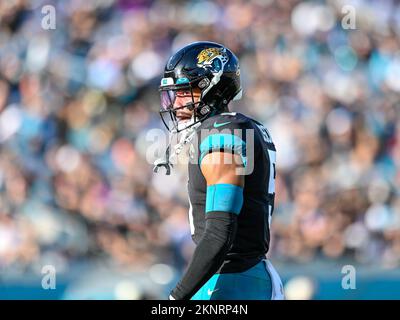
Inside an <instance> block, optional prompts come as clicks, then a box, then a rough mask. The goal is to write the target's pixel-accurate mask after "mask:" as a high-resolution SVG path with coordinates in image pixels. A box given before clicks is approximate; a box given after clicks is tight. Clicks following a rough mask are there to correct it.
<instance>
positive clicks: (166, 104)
mask: <svg viewBox="0 0 400 320" xmlns="http://www.w3.org/2000/svg"><path fill="white" fill-rule="evenodd" d="M160 94H161V110H164V111H165V110H170V109H172V107H173V105H174V103H175V98H176V93H175V91H174V90H162V91H161V93H160Z"/></svg>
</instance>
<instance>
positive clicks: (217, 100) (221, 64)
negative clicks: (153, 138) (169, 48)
mask: <svg viewBox="0 0 400 320" xmlns="http://www.w3.org/2000/svg"><path fill="white" fill-rule="evenodd" d="M194 88H199V89H200V90H201V98H200V101H198V102H196V103H195V102H194V98H193V89H194ZM159 90H160V92H161V110H160V114H161V118H162V120H163V122H164V124H165V125H166V127H167V128H168V130H171V129H174V130H176V131H177V132H179V131H181V130H182V129H179V127H178V120H177V118H176V115H175V112H176V110H177V109H175V110H174V109H173V105H174V102H175V98H176V94H175V93H176V91H178V90H189V91H191V92H192V103H189V104H187V105H186V106H183V107H181V108H185V107H187V108H189V109H190V110H194V116H193V121H192V122H191V123H190V124H189V125H187V126H185V127H184V129H187V128H188V127H190V126H192V125H194V124H196V123H198V122H201V121H203V120H205V119H206V118H208V117H209V116H210V115H213V114H216V113H218V112H222V111H224V110H226V106H227V105H228V103H229V102H230V101H232V100H238V99H240V98H241V94H242V88H241V85H240V68H239V60H238V58H237V57H236V56H235V54H234V53H233V52H232V51H230V50H229V49H228V48H226V47H224V46H223V45H221V44H218V43H215V42H207V41H201V42H194V43H192V44H189V45H187V46H185V47H184V48H182V49H180V50H179V51H178V52H176V53H175V54H174V55H173V56H172V57H170V58H169V60H168V62H167V64H166V66H165V70H164V76H163V78H162V79H161V85H160V87H159ZM165 115H167V116H169V117H170V119H171V121H172V124H173V128H170V127H169V126H168V124H167V121H168V120H167V119H165V118H164V117H165ZM166 120H167V121H166Z"/></svg>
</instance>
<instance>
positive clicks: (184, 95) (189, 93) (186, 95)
mask: <svg viewBox="0 0 400 320" xmlns="http://www.w3.org/2000/svg"><path fill="white" fill-rule="evenodd" d="M176 95H177V96H178V97H188V96H191V95H192V93H191V92H190V91H178V92H177V93H176Z"/></svg>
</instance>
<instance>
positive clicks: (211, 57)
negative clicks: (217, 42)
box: [197, 48, 228, 72]
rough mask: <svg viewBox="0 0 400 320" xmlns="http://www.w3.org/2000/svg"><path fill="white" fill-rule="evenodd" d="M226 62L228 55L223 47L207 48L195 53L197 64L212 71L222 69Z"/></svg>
mask: <svg viewBox="0 0 400 320" xmlns="http://www.w3.org/2000/svg"><path fill="white" fill-rule="evenodd" d="M227 62H228V55H227V54H226V49H225V48H207V49H203V50H202V51H201V52H200V53H199V54H198V55H197V66H198V67H203V68H207V69H208V68H209V69H211V71H212V72H219V71H220V70H221V69H222V70H223V68H224V66H225V64H226V63H227Z"/></svg>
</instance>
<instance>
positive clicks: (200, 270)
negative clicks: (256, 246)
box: [171, 212, 237, 300]
mask: <svg viewBox="0 0 400 320" xmlns="http://www.w3.org/2000/svg"><path fill="white" fill-rule="evenodd" d="M236 218H237V217H236V216H235V215H234V214H230V213H227V212H210V213H208V217H207V220H206V229H205V231H204V235H203V237H202V239H201V240H200V242H199V244H198V245H197V247H196V249H195V251H194V254H193V257H192V259H191V261H190V263H189V267H188V269H187V270H186V272H185V274H184V275H183V277H182V279H181V281H180V282H179V283H178V284H177V286H176V287H175V289H174V290H173V291H172V292H171V295H172V296H173V297H174V298H175V299H177V300H180V299H186V300H188V299H190V298H191V297H192V296H193V295H194V294H195V293H196V292H197V291H198V290H199V289H200V288H201V287H202V286H203V285H204V284H205V283H206V282H207V281H208V280H209V279H210V277H211V276H212V275H213V274H215V272H216V271H218V269H219V267H220V266H221V264H222V263H223V261H224V259H225V256H226V253H227V251H228V250H229V249H230V247H231V245H232V242H233V240H234V238H235V234H236V228H237V221H236Z"/></svg>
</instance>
